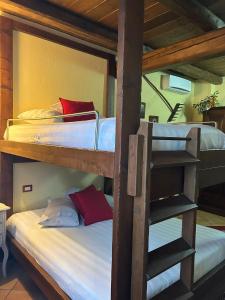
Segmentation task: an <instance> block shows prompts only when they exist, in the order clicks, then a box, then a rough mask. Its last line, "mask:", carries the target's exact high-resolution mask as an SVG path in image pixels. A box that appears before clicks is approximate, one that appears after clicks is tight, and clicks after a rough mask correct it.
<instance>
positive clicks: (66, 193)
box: [65, 187, 82, 200]
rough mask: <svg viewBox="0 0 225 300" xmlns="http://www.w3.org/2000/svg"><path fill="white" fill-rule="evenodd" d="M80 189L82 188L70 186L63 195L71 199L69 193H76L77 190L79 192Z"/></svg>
mask: <svg viewBox="0 0 225 300" xmlns="http://www.w3.org/2000/svg"><path fill="white" fill-rule="evenodd" d="M81 190H82V189H80V188H77V187H71V188H70V189H69V190H67V191H66V192H65V197H66V199H69V200H71V199H70V196H69V195H70V194H74V193H77V192H80V191H81Z"/></svg>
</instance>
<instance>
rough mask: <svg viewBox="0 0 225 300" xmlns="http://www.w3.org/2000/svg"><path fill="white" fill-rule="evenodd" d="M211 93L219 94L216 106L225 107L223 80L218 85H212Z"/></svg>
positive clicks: (224, 85)
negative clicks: (216, 92)
mask: <svg viewBox="0 0 225 300" xmlns="http://www.w3.org/2000/svg"><path fill="white" fill-rule="evenodd" d="M211 91H212V93H214V92H215V91H218V92H219V97H218V102H219V103H218V105H219V106H225V80H223V83H222V84H220V85H212V87H211Z"/></svg>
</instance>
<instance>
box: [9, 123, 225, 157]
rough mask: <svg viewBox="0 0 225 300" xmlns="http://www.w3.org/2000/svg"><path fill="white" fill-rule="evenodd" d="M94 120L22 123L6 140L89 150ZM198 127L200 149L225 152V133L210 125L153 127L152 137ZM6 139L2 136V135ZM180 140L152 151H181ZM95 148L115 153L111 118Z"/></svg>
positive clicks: (160, 143)
mask: <svg viewBox="0 0 225 300" xmlns="http://www.w3.org/2000/svg"><path fill="white" fill-rule="evenodd" d="M95 126H96V121H95V120H89V121H80V122H65V123H63V122H62V123H54V124H23V125H21V124H20V125H12V126H10V127H9V132H8V140H11V141H16V142H25V143H37V144H49V145H58V146H64V147H72V148H85V149H93V148H94V143H95ZM192 127H200V128H201V150H210V149H225V134H224V133H223V132H222V131H220V130H218V129H216V128H214V127H211V126H206V125H199V124H182V125H173V124H154V129H153V134H154V135H155V136H178V137H184V136H186V135H187V134H188V132H189V130H190V128H192ZM5 138H6V134H5ZM184 148H185V142H182V141H154V142H153V150H158V151H166V150H168V151H173V150H184ZM98 149H99V150H102V151H114V150H115V118H107V119H100V122H99V139H98Z"/></svg>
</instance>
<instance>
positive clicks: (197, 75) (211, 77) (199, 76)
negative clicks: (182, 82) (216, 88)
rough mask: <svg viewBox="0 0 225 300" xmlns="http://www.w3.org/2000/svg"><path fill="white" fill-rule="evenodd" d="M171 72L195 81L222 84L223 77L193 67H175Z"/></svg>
mask: <svg viewBox="0 0 225 300" xmlns="http://www.w3.org/2000/svg"><path fill="white" fill-rule="evenodd" d="M172 70H173V71H175V72H178V73H180V74H182V75H185V76H188V77H190V78H193V79H195V80H204V81H207V82H209V83H211V84H215V85H217V84H222V83H223V77H221V76H218V75H216V74H214V73H212V72H209V71H206V70H203V69H201V68H198V67H196V66H193V65H181V66H176V67H173V69H172Z"/></svg>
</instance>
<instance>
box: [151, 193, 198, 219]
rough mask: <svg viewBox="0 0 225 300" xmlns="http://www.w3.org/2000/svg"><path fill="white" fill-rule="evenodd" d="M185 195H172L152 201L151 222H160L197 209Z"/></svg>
mask: <svg viewBox="0 0 225 300" xmlns="http://www.w3.org/2000/svg"><path fill="white" fill-rule="evenodd" d="M197 207H198V206H197V204H196V203H193V202H192V201H191V200H189V199H188V198H187V197H186V196H184V195H179V196H172V197H169V198H167V199H163V200H157V201H152V202H151V204H150V224H154V223H158V222H161V221H164V220H166V219H169V218H172V217H176V216H178V215H180V214H183V213H186V212H188V211H191V210H194V209H197Z"/></svg>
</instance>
